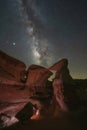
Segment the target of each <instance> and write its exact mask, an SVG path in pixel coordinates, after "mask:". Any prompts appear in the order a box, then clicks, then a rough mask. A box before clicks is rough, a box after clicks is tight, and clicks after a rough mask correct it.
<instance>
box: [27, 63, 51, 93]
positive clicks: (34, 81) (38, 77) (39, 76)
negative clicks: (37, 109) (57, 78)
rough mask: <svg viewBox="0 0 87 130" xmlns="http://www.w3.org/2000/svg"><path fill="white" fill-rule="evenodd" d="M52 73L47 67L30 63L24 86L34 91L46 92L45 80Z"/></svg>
mask: <svg viewBox="0 0 87 130" xmlns="http://www.w3.org/2000/svg"><path fill="white" fill-rule="evenodd" d="M51 75H52V72H50V71H49V70H48V69H46V68H44V67H42V66H38V65H31V66H30V67H29V69H28V76H27V81H26V83H25V84H26V86H28V87H29V89H30V90H31V91H32V92H33V93H34V94H35V93H40V92H41V93H46V89H45V88H46V82H47V80H48V78H49V77H50V76H51Z"/></svg>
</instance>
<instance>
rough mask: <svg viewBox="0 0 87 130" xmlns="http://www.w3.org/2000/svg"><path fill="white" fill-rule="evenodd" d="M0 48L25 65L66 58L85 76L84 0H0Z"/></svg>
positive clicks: (86, 6) (73, 71)
mask: <svg viewBox="0 0 87 130" xmlns="http://www.w3.org/2000/svg"><path fill="white" fill-rule="evenodd" d="M0 49H1V50H2V51H4V52H6V53H7V54H9V55H11V56H13V57H15V58H17V59H19V60H22V61H24V62H25V64H26V65H27V67H29V65H31V64H38V65H41V66H46V67H49V66H50V65H52V64H54V63H55V62H57V61H58V60H60V59H62V58H67V59H68V60H69V69H70V72H71V75H72V76H73V77H76V78H78V77H79V78H87V69H86V68H87V60H86V59H87V1H86V0H79V1H78V0H70V1H68V0H66V1H64V0H0Z"/></svg>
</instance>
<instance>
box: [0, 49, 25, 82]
mask: <svg viewBox="0 0 87 130" xmlns="http://www.w3.org/2000/svg"><path fill="white" fill-rule="evenodd" d="M0 67H1V68H2V69H3V70H4V71H6V72H7V73H8V74H10V75H12V77H14V78H15V79H16V80H17V81H20V80H24V73H25V69H26V65H25V64H24V63H23V62H21V61H19V60H17V59H15V58H13V57H11V56H9V55H7V54H5V53H4V52H2V51H0Z"/></svg>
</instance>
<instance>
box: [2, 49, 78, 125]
mask: <svg viewBox="0 0 87 130" xmlns="http://www.w3.org/2000/svg"><path fill="white" fill-rule="evenodd" d="M25 68H26V66H25V64H24V63H23V62H21V61H18V60H16V59H14V58H12V57H10V56H8V55H6V54H5V53H3V52H1V51H0V119H1V120H2V121H3V122H4V125H6V126H7V125H9V124H10V125H11V121H12V123H13V122H14V121H13V120H15V118H13V117H15V116H16V115H17V114H18V113H19V112H20V111H21V110H22V109H24V107H25V106H26V104H28V103H31V104H32V108H34V112H35V115H37V116H38V113H39V114H41V113H42V114H44V115H49V116H50V115H51V116H53V115H58V114H59V113H58V112H59V111H60V110H62V111H66V112H68V111H70V110H71V109H72V110H73V109H76V107H77V106H78V103H79V102H78V101H79V100H78V97H77V94H76V91H77V90H76V87H77V85H80V82H79V81H77V80H74V79H73V78H72V77H71V75H70V72H69V69H68V60H67V59H62V60H60V61H59V62H57V63H56V64H54V65H53V66H51V67H49V68H48V69H47V68H44V67H42V66H38V65H31V66H30V67H29V69H28V71H27V73H26V71H25ZM50 70H55V71H56V75H55V78H54V80H53V81H52V82H50V81H48V78H49V77H50V76H51V75H52V72H51V71H50ZM21 76H22V77H21ZM25 77H27V78H26V81H25ZM22 81H25V82H22ZM56 81H57V82H56ZM60 81H61V82H60ZM28 109H29V110H30V108H28ZM18 117H21V116H20V113H19V115H18ZM27 118H28V117H27ZM35 118H36V116H35ZM31 119H33V118H31ZM16 121H17V120H16Z"/></svg>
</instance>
